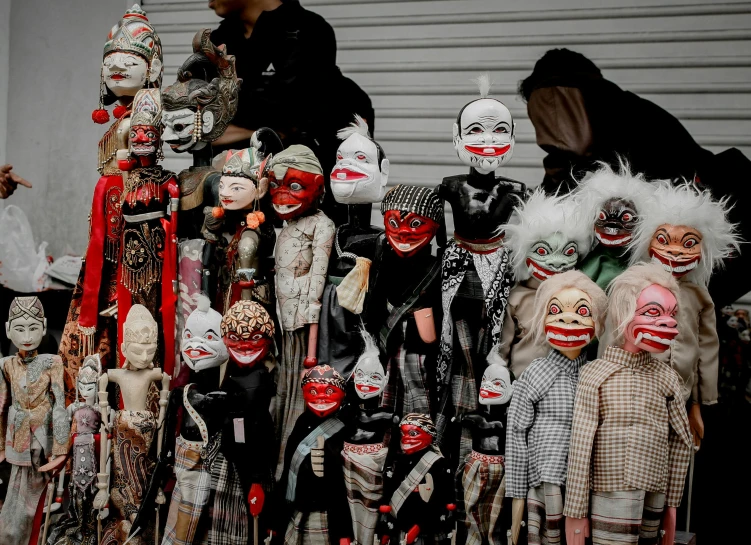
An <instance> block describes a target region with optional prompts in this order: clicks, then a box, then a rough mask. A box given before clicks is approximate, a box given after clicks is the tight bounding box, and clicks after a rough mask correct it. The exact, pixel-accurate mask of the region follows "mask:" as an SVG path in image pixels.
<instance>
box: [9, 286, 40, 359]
mask: <svg viewBox="0 0 751 545" xmlns="http://www.w3.org/2000/svg"><path fill="white" fill-rule="evenodd" d="M46 333H47V318H45V317H44V307H43V306H42V302H41V301H40V300H39V298H38V297H16V298H15V299H13V301H11V303H10V310H9V312H8V321H7V322H6V323H5V335H6V336H7V337H8V339H10V342H12V343H13V344H14V345H15V347H16V348H18V350H19V351H21V352H33V351H34V350H36V349H37V348H39V345H40V344H41V343H42V339H43V338H44V335H45V334H46Z"/></svg>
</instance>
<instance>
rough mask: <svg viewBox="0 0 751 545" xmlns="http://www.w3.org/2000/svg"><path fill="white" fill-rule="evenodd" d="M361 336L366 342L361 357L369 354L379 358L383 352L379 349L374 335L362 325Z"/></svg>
mask: <svg viewBox="0 0 751 545" xmlns="http://www.w3.org/2000/svg"><path fill="white" fill-rule="evenodd" d="M360 337H362V340H363V343H365V349H364V350H363V351H362V354H361V355H360V357H363V356H365V355H368V356H371V357H374V358H376V359H379V358H380V354H381V352H380V350H379V349H378V345H377V344H376V342H375V339H374V338H373V336H372V335H371V334H370V333H368V332H367V330H366V329H365V328H364V327H360Z"/></svg>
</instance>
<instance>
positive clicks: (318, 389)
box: [301, 365, 344, 418]
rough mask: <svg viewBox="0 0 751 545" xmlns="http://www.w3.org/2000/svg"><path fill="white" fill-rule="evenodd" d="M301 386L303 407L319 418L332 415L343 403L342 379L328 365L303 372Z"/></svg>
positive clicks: (317, 366)
mask: <svg viewBox="0 0 751 545" xmlns="http://www.w3.org/2000/svg"><path fill="white" fill-rule="evenodd" d="M301 386H302V395H303V399H304V400H305V405H306V406H307V408H308V410H310V411H312V412H313V413H314V414H315V415H317V416H318V417H320V418H325V417H327V416H329V415H331V414H334V413H335V412H336V411H337V410H339V407H340V406H341V404H342V401H344V379H343V378H342V376H341V375H340V374H339V373H338V372H337V370H336V369H334V368H333V367H329V366H328V365H316V366H315V367H311V368H310V369H308V370H307V371H305V375H303V379H302V383H301Z"/></svg>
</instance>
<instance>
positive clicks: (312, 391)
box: [310, 388, 318, 396]
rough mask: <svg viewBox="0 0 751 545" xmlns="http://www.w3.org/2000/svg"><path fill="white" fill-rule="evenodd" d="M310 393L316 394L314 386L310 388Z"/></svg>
mask: <svg viewBox="0 0 751 545" xmlns="http://www.w3.org/2000/svg"><path fill="white" fill-rule="evenodd" d="M310 395H314V396H315V395H318V390H316V389H315V388H311V389H310Z"/></svg>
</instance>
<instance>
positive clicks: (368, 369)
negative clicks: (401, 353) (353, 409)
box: [354, 353, 386, 399]
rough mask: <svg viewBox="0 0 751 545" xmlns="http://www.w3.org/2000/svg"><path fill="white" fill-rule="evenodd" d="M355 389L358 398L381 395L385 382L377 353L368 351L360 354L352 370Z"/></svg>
mask: <svg viewBox="0 0 751 545" xmlns="http://www.w3.org/2000/svg"><path fill="white" fill-rule="evenodd" d="M354 379H355V391H356V392H357V396H358V397H359V398H360V399H371V398H373V397H376V396H379V395H381V392H383V386H384V384H385V383H386V376H385V374H384V372H383V366H382V365H381V362H380V361H379V360H378V354H377V353H376V354H375V355H371V354H368V353H365V354H363V355H362V356H360V359H359V360H357V365H355V371H354Z"/></svg>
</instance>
